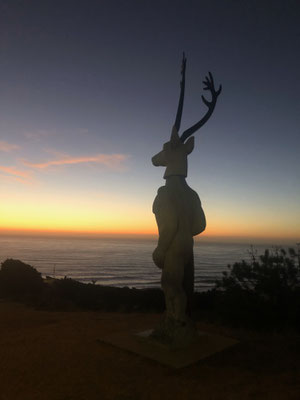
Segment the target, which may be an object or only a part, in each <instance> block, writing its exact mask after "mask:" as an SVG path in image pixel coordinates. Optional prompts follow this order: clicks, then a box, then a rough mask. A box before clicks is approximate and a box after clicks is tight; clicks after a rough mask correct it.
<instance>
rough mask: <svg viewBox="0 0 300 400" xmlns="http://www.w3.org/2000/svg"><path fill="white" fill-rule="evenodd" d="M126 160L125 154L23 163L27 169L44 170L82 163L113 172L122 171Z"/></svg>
mask: <svg viewBox="0 0 300 400" xmlns="http://www.w3.org/2000/svg"><path fill="white" fill-rule="evenodd" d="M127 158H128V156H127V155H125V154H97V155H96V156H88V157H64V158H61V159H59V160H50V161H46V162H41V163H31V162H28V161H23V163H24V164H25V165H26V166H27V167H31V168H37V169H45V168H49V167H52V166H58V165H72V164H83V163H96V164H102V165H104V166H106V167H107V168H111V169H115V170H123V169H124V164H123V163H124V161H125V160H126V159H127Z"/></svg>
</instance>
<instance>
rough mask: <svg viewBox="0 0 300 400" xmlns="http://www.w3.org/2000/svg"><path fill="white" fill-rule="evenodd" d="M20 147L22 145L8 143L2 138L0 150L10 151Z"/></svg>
mask: <svg viewBox="0 0 300 400" xmlns="http://www.w3.org/2000/svg"><path fill="white" fill-rule="evenodd" d="M19 148H20V146H18V145H17V144H13V143H8V142H5V141H4V140H0V151H5V152H9V151H13V150H18V149H19Z"/></svg>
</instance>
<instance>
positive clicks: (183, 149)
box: [151, 53, 222, 348]
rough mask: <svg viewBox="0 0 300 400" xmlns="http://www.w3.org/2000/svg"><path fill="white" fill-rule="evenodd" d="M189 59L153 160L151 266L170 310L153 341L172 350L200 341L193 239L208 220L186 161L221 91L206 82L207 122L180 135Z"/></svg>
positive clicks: (183, 64)
mask: <svg viewBox="0 0 300 400" xmlns="http://www.w3.org/2000/svg"><path fill="white" fill-rule="evenodd" d="M185 69H186V58H185V55H184V53H183V59H182V68H181V82H180V87H181V90H180V97H179V103H178V109H177V114H176V120H175V124H174V126H173V129H172V134H171V138H170V140H169V141H168V142H167V143H165V144H164V145H163V149H162V151H161V152H159V153H158V154H156V155H155V156H154V157H152V163H153V165H154V166H157V167H158V166H162V167H166V170H165V174H164V179H165V180H166V184H165V186H162V187H160V188H159V189H158V192H157V196H156V198H155V200H154V203H153V213H154V214H155V217H156V222H157V226H158V232H159V239H158V245H157V247H156V249H155V250H154V252H153V261H154V263H155V264H156V266H157V267H158V268H160V269H161V270H162V274H161V285H162V289H163V292H164V296H165V303H166V311H165V315H164V318H163V320H162V321H161V323H160V324H159V325H158V327H157V328H156V329H154V330H153V332H152V334H151V336H152V338H153V339H156V340H158V341H160V342H162V343H165V344H167V345H170V346H172V347H175V348H176V347H184V346H186V345H188V344H189V343H191V342H192V341H193V340H194V339H195V338H196V337H197V333H196V328H195V324H194V322H193V321H192V319H191V301H192V296H193V291H194V257H193V243H194V242H193V236H195V235H198V234H200V233H201V232H203V231H204V230H205V227H206V220H205V215H204V212H203V210H202V207H201V202H200V199H199V196H198V194H197V193H196V192H195V191H194V190H192V189H191V188H190V187H189V186H188V184H187V182H186V180H185V178H186V177H187V156H188V155H189V154H190V153H191V152H192V151H193V149H194V137H193V136H192V137H190V136H191V135H193V133H194V132H196V131H197V130H198V129H199V128H201V127H202V126H203V125H204V124H205V123H206V122H207V121H208V119H209V118H210V116H211V115H212V113H213V111H214V108H215V105H216V102H217V98H218V96H219V94H220V93H221V90H222V86H221V85H220V87H219V89H218V90H216V89H215V86H214V80H213V76H212V74H211V73H210V72H209V73H208V76H207V77H206V78H205V80H204V81H203V83H204V90H209V91H210V92H211V96H212V98H211V101H209V100H207V99H206V98H205V97H204V96H202V100H203V102H204V104H205V105H206V106H207V107H208V110H207V112H206V114H205V115H204V117H203V118H202V119H201V120H200V121H199V122H197V123H196V124H195V125H193V126H192V127H191V128H189V129H187V130H185V131H184V132H183V133H182V135H181V136H179V133H178V132H179V129H180V124H181V116H182V110H183V101H184V90H185Z"/></svg>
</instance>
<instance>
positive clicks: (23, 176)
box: [0, 165, 32, 184]
mask: <svg viewBox="0 0 300 400" xmlns="http://www.w3.org/2000/svg"><path fill="white" fill-rule="evenodd" d="M0 172H4V175H3V174H1V176H2V178H4V179H6V180H13V181H18V182H21V183H24V184H28V183H32V176H31V173H30V172H29V171H24V170H20V169H16V168H15V167H5V166H2V165H0Z"/></svg>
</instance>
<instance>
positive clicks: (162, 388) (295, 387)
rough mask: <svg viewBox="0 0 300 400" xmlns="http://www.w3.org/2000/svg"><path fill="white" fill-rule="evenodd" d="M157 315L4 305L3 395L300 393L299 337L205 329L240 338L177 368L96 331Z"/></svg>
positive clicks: (152, 320)
mask: <svg viewBox="0 0 300 400" xmlns="http://www.w3.org/2000/svg"><path fill="white" fill-rule="evenodd" d="M160 317H161V316H160V315H157V314H146V313H143V314H141V313H140V314H136V313H131V314H126V313H103V312H82V311H78V312H77V311H76V312H71V311H70V312H49V311H37V310H34V309H32V308H29V307H26V306H24V305H21V304H16V303H7V302H1V303H0V400H27V399H28V400H29V399H30V400H46V399H47V400H48V399H49V400H73V399H74V400H75V399H76V400H90V399H91V400H92V399H95V400H96V399H97V400H99V399H101V400H102V399H103V400H106V399H116V400H138V399H149V400H150V399H172V400H176V399H178V400H179V399H180V400H182V399H205V400H215V399H220V400H227V399H228V400H235V399H236V400H244V399H264V400H267V399H270V400H276V399H282V400H289V399H294V400H299V399H300V338H299V336H297V335H294V334H293V333H290V334H287V333H286V334H280V335H279V334H266V333H265V334H258V333H251V332H245V331H233V330H229V329H225V328H222V327H219V326H214V325H210V324H204V323H199V328H200V329H202V330H206V331H210V332H215V333H219V334H225V335H229V336H232V337H236V338H238V339H239V340H240V342H239V344H237V345H236V346H234V347H232V348H229V349H227V350H225V351H224V352H221V353H218V354H215V355H213V356H212V357H210V358H207V359H205V360H202V361H200V362H198V363H197V364H195V365H192V366H190V367H187V368H184V369H181V370H173V369H170V368H168V367H165V366H162V365H160V364H158V363H156V362H154V361H151V360H148V359H144V358H142V357H139V356H137V355H135V354H131V353H128V352H126V351H123V350H120V349H118V348H115V347H113V346H110V345H107V344H104V343H99V342H98V341H97V339H98V337H99V333H100V332H101V334H103V333H107V334H109V332H122V331H124V332H125V331H128V330H130V331H139V330H143V329H147V328H150V327H153V326H154V325H155V324H156V322H157V321H159V319H160Z"/></svg>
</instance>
